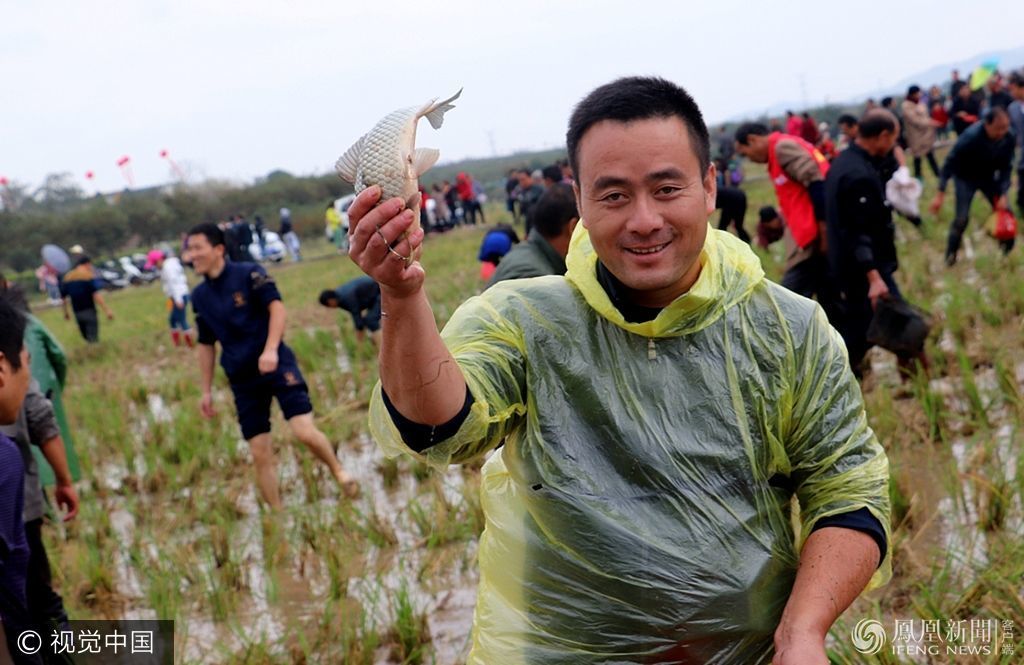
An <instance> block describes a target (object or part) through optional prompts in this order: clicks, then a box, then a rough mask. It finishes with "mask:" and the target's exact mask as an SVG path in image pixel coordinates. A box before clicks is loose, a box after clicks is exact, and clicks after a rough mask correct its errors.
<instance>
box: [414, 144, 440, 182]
mask: <svg viewBox="0 0 1024 665" xmlns="http://www.w3.org/2000/svg"><path fill="white" fill-rule="evenodd" d="M440 156H441V151H440V150H438V149H437V148H416V151H415V152H414V153H413V155H412V170H413V171H415V172H416V177H417V178H418V177H420V176H421V175H423V174H424V173H426V172H427V171H429V170H430V167H431V166H433V165H434V164H437V158H438V157H440Z"/></svg>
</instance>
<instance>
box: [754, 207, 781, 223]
mask: <svg viewBox="0 0 1024 665" xmlns="http://www.w3.org/2000/svg"><path fill="white" fill-rule="evenodd" d="M757 215H758V217H759V218H760V220H761V221H762V222H770V221H772V220H773V219H775V218H776V217H778V216H779V212H778V211H777V210H776V209H775V208H774V207H772V206H764V207H763V208H761V209H760V210H758V211H757Z"/></svg>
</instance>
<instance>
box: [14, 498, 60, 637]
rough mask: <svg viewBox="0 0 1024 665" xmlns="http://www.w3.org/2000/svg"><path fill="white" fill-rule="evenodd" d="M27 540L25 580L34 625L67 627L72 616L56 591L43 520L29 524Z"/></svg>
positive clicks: (26, 526)
mask: <svg viewBox="0 0 1024 665" xmlns="http://www.w3.org/2000/svg"><path fill="white" fill-rule="evenodd" d="M25 539H26V540H27V541H28V549H29V559H28V571H27V576H26V580H25V596H26V597H27V598H28V613H29V616H30V617H31V620H32V622H33V623H35V624H36V625H40V626H51V625H54V624H56V625H60V624H63V623H66V622H67V620H68V613H67V611H65V609H64V600H63V599H62V598H61V597H60V595H59V594H58V593H57V592H56V591H54V590H53V575H52V573H51V571H50V560H49V558H48V557H47V556H46V547H45V546H44V545H43V520H42V518H39V519H37V520H32V521H30V522H26V523H25Z"/></svg>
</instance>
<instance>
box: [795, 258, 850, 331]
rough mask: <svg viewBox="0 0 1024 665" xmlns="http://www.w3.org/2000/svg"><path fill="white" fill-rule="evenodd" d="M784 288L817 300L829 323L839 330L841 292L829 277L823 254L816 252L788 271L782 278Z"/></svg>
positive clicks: (826, 262) (826, 261)
mask: <svg viewBox="0 0 1024 665" xmlns="http://www.w3.org/2000/svg"><path fill="white" fill-rule="evenodd" d="M782 286H784V287H786V288H787V289H789V290H790V291H792V292H793V293H799V294H800V295H802V296H803V297H805V298H814V299H816V300H817V301H818V304H819V305H821V308H822V309H823V310H825V316H827V317H828V322H829V323H831V324H832V325H833V327H836V328H838V325H837V322H838V321H839V320H840V313H839V311H838V310H837V309H836V308H837V303H838V301H839V290H838V289H837V288H836V286H835V283H834V282H833V280H832V278H831V276H830V275H829V269H828V260H827V259H826V258H825V257H824V256H823V255H822V254H820V253H818V252H815V253H814V254H813V255H811V256H809V257H808V258H806V259H804V260H803V261H801V262H800V263H797V264H796V265H794V266H793V267H792V268H790V269H789V270H787V271H786V273H785V274H784V275H783V276H782Z"/></svg>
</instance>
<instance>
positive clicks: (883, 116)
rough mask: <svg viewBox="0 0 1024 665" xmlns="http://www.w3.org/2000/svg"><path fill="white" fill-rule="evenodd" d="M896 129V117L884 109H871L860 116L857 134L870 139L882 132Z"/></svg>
mask: <svg viewBox="0 0 1024 665" xmlns="http://www.w3.org/2000/svg"><path fill="white" fill-rule="evenodd" d="M895 131H896V117H895V116H894V115H893V114H892V113H891V112H888V111H886V110H884V109H872V110H870V111H868V112H867V113H865V114H864V115H862V116H861V117H860V121H859V122H858V123H857V136H861V137H863V138H866V139H871V138H874V137H876V136H878V135H879V134H881V133H882V132H895Z"/></svg>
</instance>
